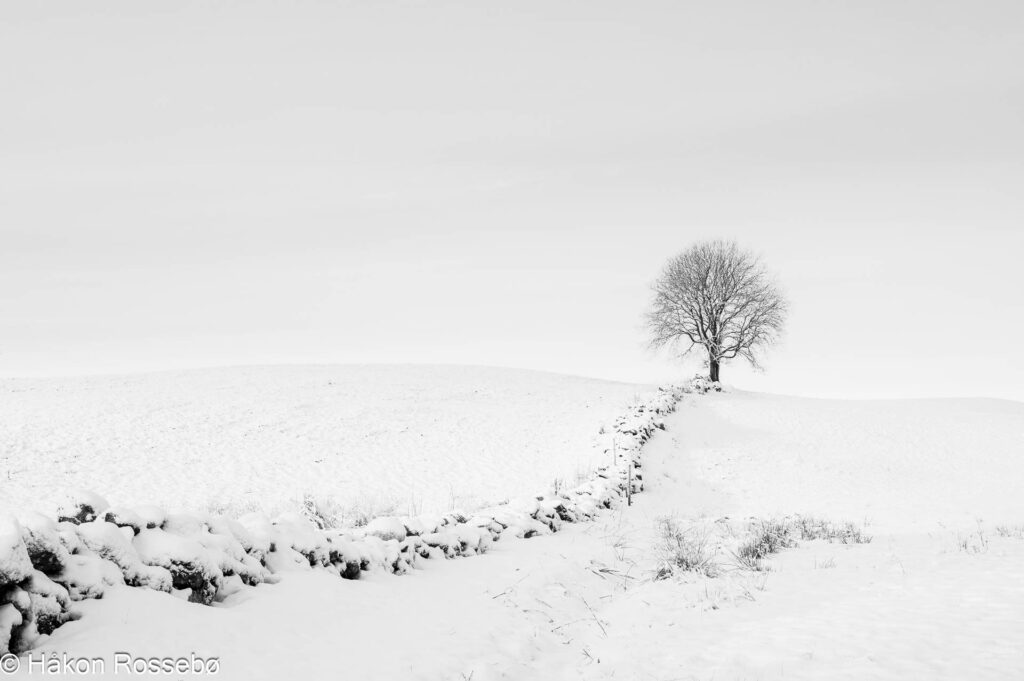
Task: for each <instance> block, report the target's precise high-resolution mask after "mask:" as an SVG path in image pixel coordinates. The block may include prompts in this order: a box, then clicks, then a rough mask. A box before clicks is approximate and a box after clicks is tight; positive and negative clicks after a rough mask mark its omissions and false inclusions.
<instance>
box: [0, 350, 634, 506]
mask: <svg viewBox="0 0 1024 681" xmlns="http://www.w3.org/2000/svg"><path fill="white" fill-rule="evenodd" d="M647 390H649V388H647V387H644V386H638V385H630V384H624V383H614V382H607V381H599V380H591V379H585V378H577V377H571V376H561V375H555V374H546V373H541V372H534V371H525V370H513V369H497V368H485V367H459V366H415V365H408V366H402V365H399V366H267V367H239V368H226V369H206V370H194V371H185V372H170V373H153V374H139V375H129V376H115V377H108V376H102V377H82V378H68V379H5V380H2V381H0V414H2V415H3V416H2V418H0V478H2V479H3V485H2V486H0V511H2V510H4V509H5V508H6V509H8V510H11V509H24V508H26V507H39V506H45V502H46V500H47V499H49V498H51V497H52V496H53V491H54V490H55V489H56V488H58V487H63V486H69V487H83V488H88V489H93V490H95V491H97V492H100V493H101V494H103V495H104V496H106V497H107V498H108V500H109V501H111V502H112V503H115V504H125V505H138V504H158V505H161V506H164V507H167V508H172V509H174V508H177V509H183V510H207V509H213V510H227V511H238V512H241V511H245V510H251V509H253V508H261V509H262V510H264V511H266V512H268V513H274V512H277V511H281V510H286V509H288V510H294V509H295V508H296V507H297V506H298V504H299V503H300V501H301V499H302V497H303V496H304V495H311V496H312V497H314V498H316V499H317V500H318V501H320V502H321V503H323V504H325V505H327V506H331V507H337V509H339V510H340V512H342V513H346V512H351V513H364V512H369V513H373V512H378V513H383V512H387V511H389V510H393V511H394V512H397V513H403V514H406V513H413V514H416V513H420V512H422V513H432V512H439V511H447V510H451V509H452V508H460V509H462V510H473V508H474V507H477V506H480V505H483V504H484V503H487V502H492V503H493V502H497V501H501V500H503V499H507V498H509V497H516V496H522V495H531V494H535V493H537V492H540V491H543V490H545V489H547V488H549V487H551V486H552V485H553V484H554V481H555V480H559V481H560V482H561V483H562V484H572V483H573V482H574V480H575V479H576V478H577V477H581V476H584V475H585V474H587V473H589V472H590V471H591V470H592V469H593V467H594V466H595V464H596V463H597V462H596V460H595V452H594V448H593V447H592V442H593V438H594V436H595V435H596V434H597V430H598V428H599V427H600V426H601V425H602V424H603V423H605V422H607V421H608V419H609V418H611V417H612V416H613V415H615V414H617V413H618V411H619V410H620V409H621V408H622V406H623V405H624V404H626V403H628V402H629V401H630V400H631V399H632V398H633V397H634V396H636V395H638V394H640V393H641V392H645V391H647Z"/></svg>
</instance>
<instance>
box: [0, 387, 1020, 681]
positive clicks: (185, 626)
mask: <svg viewBox="0 0 1024 681" xmlns="http://www.w3.org/2000/svg"><path fill="white" fill-rule="evenodd" d="M394 371H395V372H399V369H397V368H396V369H395V370H394ZM424 371H435V370H433V369H431V370H424ZM474 371H476V370H474ZM499 373H500V372H499ZM477 376H479V374H477ZM126 380H128V379H126ZM311 380H312V379H311ZM537 380H542V379H540V378H538V379H537ZM543 380H547V381H550V383H549V385H548V387H549V388H550V389H552V390H553V391H556V392H557V391H558V390H561V386H562V385H568V386H574V385H575V386H576V387H575V388H574V389H575V390H577V391H578V393H577V394H584V393H586V391H587V390H588V389H592V387H593V386H607V385H608V384H601V383H598V382H586V381H581V382H580V383H578V384H574V383H573V380H574V379H562V378H554V377H546V378H544V379H543ZM368 382H369V383H372V381H368ZM396 382H399V381H398V379H396ZM400 383H401V384H402V385H406V384H407V383H406V381H405V379H403V380H402V381H400ZM587 386H591V388H588V387H587ZM490 389H495V388H493V386H491V387H490ZM606 389H612V390H623V391H624V392H623V393H621V394H618V393H616V394H615V395H614V396H613V395H609V396H606V397H605V400H608V401H614V400H616V399H625V398H626V397H627V396H628V395H627V393H629V391H630V390H631V389H632V388H630V387H626V386H614V384H612V387H611V388H606ZM267 392H268V394H269V393H270V392H272V391H270V390H268V391H267ZM383 392H384V391H383V389H382V390H381V393H383ZM52 394H55V395H56V394H59V392H58V391H57V389H56V386H54V387H52ZM517 394H521V393H517ZM561 394H562V393H559V395H561ZM536 398H537V402H538V404H548V405H551V404H555V403H557V402H559V399H558V395H554V394H545V395H540V394H538V395H536ZM5 399H6V398H5ZM591 399H596V397H592V398H591ZM413 401H414V400H410V399H406V398H403V399H401V400H398V401H397V404H402V405H409V404H410V403H411V402H413ZM154 402H156V400H154ZM215 402H216V400H213V399H210V400H208V401H207V402H206V404H209V405H211V406H213V405H215ZM253 402H254V403H257V402H258V401H256V400H254V401H253ZM41 403H42V400H40V405H41ZM379 403H380V404H387V403H388V401H387V399H386V398H385V397H384V396H382V397H381V398H379ZM612 406H615V405H612ZM38 408H39V409H43V407H42V406H39V407H38ZM424 408H426V407H424ZM521 408H525V407H523V406H518V407H516V409H517V410H518V409H521ZM591 408H593V405H592V407H591ZM510 411H511V409H510ZM538 411H540V409H539V408H538ZM612 411H614V409H612ZM293 413H294V412H293ZM316 413H318V414H321V415H322V416H323V415H324V414H325V413H329V412H316ZM521 413H524V412H517V416H516V419H517V420H518V421H519V422H520V423H521V422H522V421H523V419H522V417H521V416H520V415H519V414H521ZM306 415H307V420H306V421H305V422H306V423H307V424H312V423H313V420H314V419H313V418H312V416H311V415H310V414H309V412H306ZM323 417H324V418H334V417H333V416H332V417H327V416H323ZM379 418H381V419H382V420H383V417H379ZM580 418H581V419H582V417H580ZM222 422H223V421H222ZM397 422H398V423H400V422H401V421H397ZM281 423H282V425H281V427H282V428H285V426H286V423H284V422H283V421H282V422H281ZM394 423H395V422H392V427H393V426H394ZM667 425H668V430H667V432H664V433H658V434H656V435H655V437H654V439H653V440H652V441H651V442H650V443H649V444H648V445H647V446H646V447H645V450H644V466H643V469H642V473H643V477H644V483H645V485H646V491H645V492H644V493H643V494H640V495H637V496H636V497H635V499H634V504H633V506H625V505H620V506H617V507H616V508H614V509H612V510H609V511H606V512H604V513H603V514H601V515H600V516H599V517H598V520H597V521H595V522H588V523H581V524H578V525H571V526H567V527H566V529H564V530H563V531H562V532H559V533H558V534H554V535H549V536H542V537H536V538H533V539H530V540H526V541H523V540H515V539H510V540H508V541H506V540H505V539H502V540H501V541H500V542H498V543H497V544H495V545H494V547H493V549H492V550H491V551H490V552H488V553H487V554H486V555H483V556H480V557H474V558H470V559H466V560H457V561H428V562H426V563H425V564H424V566H423V569H422V570H415V571H413V572H412V573H410V574H408V575H405V576H401V577H395V576H391V575H386V574H375V573H372V572H371V573H369V574H367V575H365V577H364V578H363V579H360V580H358V581H345V580H341V579H338V578H336V577H332V576H330V575H328V574H325V573H321V572H317V571H307V572H294V573H286V574H285V575H284V577H283V579H282V580H281V581H280V583H278V584H263V585H259V586H257V587H255V588H252V589H246V590H244V591H242V592H239V593H238V594H236V595H234V596H231V597H229V598H228V599H227V601H225V602H224V603H222V604H217V605H216V606H215V607H203V606H198V605H195V604H191V603H187V602H184V601H182V600H180V599H175V598H172V597H170V596H168V595H166V594H161V593H156V592H151V591H146V590H143V589H119V590H114V591H112V592H110V593H109V594H108V596H107V597H105V598H104V599H102V600H98V601H88V602H83V603H81V604H80V606H79V607H80V608H81V610H82V612H83V613H84V617H83V618H82V619H81V620H79V621H77V622H72V623H69V624H66V625H65V626H63V627H61V628H60V629H58V630H57V631H56V632H55V633H54V634H53V635H52V636H51V637H50V638H49V639H48V640H46V641H44V642H43V643H42V645H41V646H40V647H39V648H38V649H37V650H35V651H33V654H35V655H37V656H38V655H40V654H47V655H48V654H51V653H56V654H58V655H59V654H69V655H72V656H87V657H99V658H102V659H104V660H107V661H108V675H110V676H114V674H113V673H112V672H113V670H112V668H111V667H110V665H111V664H112V663H111V662H110V661H111V660H113V656H114V654H115V652H117V651H128V652H130V653H131V654H132V655H135V656H142V657H150V656H155V657H168V656H170V657H179V656H188V655H190V654H192V653H195V654H197V655H200V656H215V657H217V658H219V664H220V667H219V670H220V671H219V676H220V677H221V678H231V679H283V678H321V677H333V676H339V675H343V676H346V677H353V678H363V679H394V678H403V679H473V681H481V680H486V679H579V678H586V679H662V680H667V679H701V680H704V679H716V680H718V681H721V680H736V681H739V680H740V679H841V678H842V679H893V680H896V679H900V680H903V679H911V678H912V679H948V680H950V681H952V680H953V679H956V680H958V681H959V680H962V679H967V678H970V679H993V680H995V679H1012V678H1024V645H1022V635H1024V527H1022V524H1024V503H1022V502H1021V501H1020V497H1019V492H1020V482H1021V480H1024V456H1022V454H1024V405H1022V404H1017V403H1011V402H998V401H991V400H922V401H884V402H883V401H879V402H847V401H831V400H811V399H796V398H786V397H776V396H771V395H761V394H751V393H742V392H734V393H726V394H709V395H706V396H687V397H686V398H685V399H684V401H683V403H682V404H681V405H680V408H679V410H678V411H677V412H676V413H675V414H674V415H672V416H670V417H669V418H668V419H667ZM310 428H311V429H313V430H315V428H313V426H312V425H310ZM324 428H325V429H326V426H324ZM580 429H581V433H582V431H583V430H585V429H584V428H583V425H582V423H581V424H580ZM583 435H587V434H586V433H584V434H583ZM527 436H528V437H529V435H528V434H527ZM189 437H191V436H189ZM503 437H505V438H514V437H518V435H517V434H516V433H512V432H509V431H503ZM165 439H166V442H164V444H163V445H162V447H163V448H164V451H176V450H179V451H180V450H187V449H188V448H189V447H191V446H196V445H195V444H194V443H191V442H190V441H189V439H188V438H187V437H183V438H182V439H180V440H174V439H173V435H172V434H170V433H168V432H166V431H165ZM584 439H586V438H584ZM22 442H26V440H22ZM521 442H522V441H521V440H520V441H518V442H515V443H513V442H506V443H505V444H504V446H505V447H506V449H505V451H521V448H519V447H516V445H517V444H521ZM204 446H205V445H204ZM458 451H460V452H463V456H466V457H470V456H472V451H473V450H472V448H471V447H469V448H458ZM451 456H452V457H455V456H457V455H456V454H455V453H454V452H453V453H452V454H451ZM302 461H303V462H304V465H305V466H307V467H315V466H316V465H318V464H313V463H311V462H310V460H308V459H303V460H302ZM384 461H390V459H384ZM518 461H519V462H521V464H522V465H524V466H533V465H536V462H537V459H529V458H524V459H520V460H518ZM568 463H569V464H570V467H571V464H573V463H574V462H572V461H570V462H568ZM366 465H367V466H369V467H370V469H371V473H372V468H373V466H374V465H375V464H374V463H373V460H372V459H371V460H369V461H368V463H367V464H366ZM472 465H474V464H473V463H472V462H469V461H458V462H457V463H456V464H455V465H454V467H453V469H454V470H461V469H462V468H463V467H469V466H472ZM488 465H497V464H488ZM505 465H508V466H510V468H508V469H503V470H510V471H511V472H509V473H507V480H506V479H505V478H501V479H500V480H499V481H498V482H497V483H494V484H496V486H495V487H488V488H487V489H486V490H484V491H478V490H475V489H469V490H467V493H469V494H477V495H480V496H487V495H492V496H493V495H499V496H514V495H515V494H517V493H518V491H519V489H520V487H521V486H524V482H523V481H524V480H525V479H526V478H527V477H528V475H532V473H531V474H527V473H523V472H515V470H514V467H515V465H517V463H516V462H512V463H506V464H505ZM298 475H300V476H307V475H308V477H309V479H312V478H313V477H315V475H313V474H308V473H305V472H300V473H298ZM549 476H550V473H545V474H544V476H542V477H541V478H540V482H544V481H546V480H547V477H549ZM366 479H368V480H372V479H373V476H372V475H371V474H369V473H367V478H366ZM440 479H441V480H443V478H440ZM489 484H490V483H489ZM506 485H507V486H506ZM792 513H807V514H812V515H814V516H817V517H821V518H826V519H831V520H835V521H844V520H849V521H853V522H855V523H856V524H857V525H858V526H863V528H864V530H865V531H866V532H867V533H868V534H869V535H871V536H872V537H873V539H872V541H871V542H870V543H867V544H841V543H828V542H825V541H823V540H816V541H808V542H802V543H801V545H800V546H798V547H795V548H790V549H786V550H784V551H783V552H781V553H778V554H775V555H773V556H772V557H770V558H769V560H768V561H767V563H768V565H769V566H770V567H771V570H770V571H765V572H751V571H744V570H738V569H735V566H734V565H733V564H732V563H733V562H734V561H733V559H732V558H731V557H730V556H729V555H728V554H727V553H723V554H722V555H719V556H718V557H717V558H716V560H717V561H719V562H720V563H721V566H722V571H721V574H720V575H719V576H717V577H714V578H708V577H704V576H700V575H695V574H692V573H681V574H677V575H676V576H675V577H672V578H670V579H665V580H660V581H659V580H654V579H653V574H654V571H655V569H656V568H657V566H658V564H659V545H660V542H661V538H660V536H659V533H658V529H657V528H658V521H659V519H660V518H664V517H671V518H674V519H675V520H676V522H677V523H678V524H679V526H681V527H685V528H701V527H710V528H718V529H719V530H721V528H724V527H726V525H729V526H730V527H732V528H734V529H736V528H739V529H736V531H742V528H743V527H744V525H745V523H746V522H747V520H748V518H750V517H759V518H766V517H771V516H778V515H782V514H792ZM726 518H727V519H728V522H723V519H726ZM716 521H718V522H716ZM1015 528H1019V529H1015ZM1004 535H1005V536H1004ZM24 661H25V658H23V662H24ZM24 667H25V665H24V664H23V669H22V672H21V673H22V674H23V675H24V674H26V670H25V668H24Z"/></svg>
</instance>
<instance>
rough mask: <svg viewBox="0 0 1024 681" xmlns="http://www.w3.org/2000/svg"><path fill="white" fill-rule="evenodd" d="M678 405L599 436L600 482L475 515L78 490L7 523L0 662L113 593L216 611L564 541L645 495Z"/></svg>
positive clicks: (660, 395)
mask: <svg viewBox="0 0 1024 681" xmlns="http://www.w3.org/2000/svg"><path fill="white" fill-rule="evenodd" d="M682 395H683V390H682V389H680V388H674V387H673V388H662V389H659V390H658V392H657V393H656V394H654V395H653V396H652V397H650V398H649V399H647V400H645V401H644V402H642V403H639V404H636V405H634V406H633V407H631V408H629V409H628V411H627V412H626V413H624V414H622V415H621V416H619V417H618V418H617V419H616V420H615V422H614V423H612V424H610V425H609V426H607V427H605V428H603V429H602V431H601V433H600V435H599V436H598V443H597V446H598V447H600V448H601V449H602V451H603V452H604V453H605V454H607V455H608V457H609V458H608V461H609V463H608V465H607V466H604V467H601V468H599V469H598V470H597V472H596V474H595V476H594V477H593V478H592V479H590V480H588V481H586V482H584V483H582V484H580V485H578V486H577V487H575V488H574V489H570V490H564V491H559V492H557V493H555V494H548V495H541V496H537V497H533V498H528V499H521V500H515V501H512V502H511V503H508V504H502V505H499V506H494V507H490V508H487V509H484V510H481V511H477V512H476V513H473V514H472V515H463V514H460V513H447V514H444V515H440V516H436V517H424V516H420V517H381V518H376V519H374V520H372V521H371V522H369V523H368V524H367V525H366V526H365V527H362V528H346V529H327V528H321V527H318V526H317V525H316V524H314V523H313V522H311V520H310V519H308V518H306V517H304V516H303V515H300V514H284V515H281V516H279V517H277V518H275V519H273V520H271V519H270V518H267V517H266V516H264V515H262V514H259V513H250V514H247V515H245V516H242V517H240V518H237V519H234V518H230V517H227V516H224V515H218V514H210V513H196V514H191V513H190V514H168V513H166V512H165V511H164V510H163V509H160V508H157V507H152V506H150V507H136V508H131V509H128V508H112V507H110V505H109V504H108V503H107V502H106V501H105V500H104V499H103V498H101V497H99V496H98V495H96V494H93V493H90V492H76V493H72V494H70V495H68V497H67V498H66V499H65V500H64V501H63V502H62V503H61V504H60V506H59V510H58V512H57V517H56V518H51V517H47V516H44V515H41V514H38V513H31V514H23V515H21V516H19V517H14V516H12V515H7V516H0V655H2V654H5V653H7V652H15V653H17V652H21V651H24V650H26V649H28V648H30V647H31V646H32V645H33V644H34V643H35V641H36V640H37V639H38V637H39V636H41V635H45V634H49V633H50V632H52V631H53V630H54V629H56V628H57V627H59V626H60V625H61V624H63V623H65V622H67V621H69V620H71V619H74V618H75V617H76V614H75V612H74V610H73V609H72V607H71V604H72V603H73V602H74V601H79V600H83V599H88V598H100V597H102V596H103V594H104V592H105V591H106V590H107V589H110V588H114V587H124V586H129V587H136V588H144V589H153V590H156V591H164V592H166V593H168V594H173V595H175V596H178V597H180V598H186V599H188V600H189V601H192V602H195V603H202V604H210V603H212V602H214V601H219V600H222V599H224V598H226V597H228V596H229V595H231V594H233V593H235V592H237V591H239V590H240V589H244V588H246V587H249V586H253V585H256V584H259V583H262V582H274V581H276V580H277V579H278V575H279V574H280V573H282V572H285V571H289V570H312V569H316V570H325V571H329V572H332V573H334V574H337V575H338V576H339V577H341V578H344V579H357V578H358V577H359V576H360V574H362V573H363V572H365V571H368V570H382V571H386V572H389V573H393V574H402V573H404V572H407V571H408V570H410V569H414V568H415V567H416V566H417V564H418V563H419V561H422V560H429V559H443V558H456V557H460V556H471V555H476V554H480V553H484V552H485V551H487V549H488V548H489V547H490V546H491V544H492V543H493V542H496V541H499V540H500V539H502V538H503V537H510V536H511V537H523V538H529V537H533V536H536V535H540V534H549V533H552V532H557V531H558V530H559V529H560V528H561V526H562V524H563V523H574V522H580V521H584V520H587V519H589V518H591V517H593V516H594V515H595V514H596V513H598V512H599V511H600V510H601V509H605V508H611V507H612V506H613V505H615V504H616V503H619V502H620V500H621V499H622V497H624V496H625V495H626V494H627V491H629V492H639V491H642V490H643V476H642V472H641V462H640V449H641V447H642V446H643V444H644V443H645V442H646V441H647V440H648V438H650V437H651V435H652V434H653V433H654V432H655V431H656V430H658V429H659V428H664V424H663V422H662V418H661V417H662V415H664V414H667V413H670V412H672V411H673V410H674V409H675V407H676V404H677V403H678V401H679V400H680V399H681V397H682ZM630 485H632V487H630Z"/></svg>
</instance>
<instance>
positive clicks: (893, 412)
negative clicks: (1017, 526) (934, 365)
mask: <svg viewBox="0 0 1024 681" xmlns="http://www.w3.org/2000/svg"><path fill="white" fill-rule="evenodd" d="M681 409H683V410H684V411H686V410H689V412H688V413H689V416H688V417H687V418H685V420H684V421H683V426H682V427H680V428H677V431H676V433H675V436H674V437H676V438H677V440H678V442H679V448H678V449H675V450H673V454H672V455H673V456H679V455H680V454H679V452H682V453H683V454H682V455H684V456H687V457H689V458H690V459H691V461H692V466H693V469H692V472H691V473H690V477H691V478H693V479H694V480H700V481H702V482H703V483H704V484H706V485H710V486H712V487H715V488H716V489H718V490H719V491H720V492H721V495H722V496H724V497H727V498H728V504H726V505H725V508H728V509H729V510H730V511H731V512H732V513H734V514H740V515H757V516H762V517H763V516H766V515H785V514H792V513H809V514H812V515H813V514H826V515H829V516H835V517H840V518H844V519H847V520H853V521H857V522H864V521H867V522H868V523H870V524H871V525H873V526H875V527H876V529H888V530H909V529H918V530H936V529H938V528H940V527H941V526H943V525H947V526H965V525H966V526H971V525H973V524H974V522H975V520H977V519H979V518H980V519H983V520H986V521H990V522H993V523H995V522H1020V521H1021V520H1022V517H1021V516H1022V514H1024V503H1022V501H1021V498H1020V496H1019V494H1018V492H1017V489H1016V487H1015V486H1014V485H1012V484H1010V481H1013V480H1021V479H1022V475H1024V404H1022V403H1019V402H1010V401H1004V400H985V399H943V400H882V401H852V400H820V399H806V398H795V397H781V396H774V395H763V394H757V393H744V392H730V393H727V394H711V395H708V396H707V397H706V398H705V399H702V400H699V401H689V402H688V403H686V404H684V405H682V406H681ZM678 418H683V417H678ZM656 447H657V446H656ZM657 451H658V450H657V449H655V452H654V454H653V456H655V457H657V456H658V453H657ZM666 467H667V468H668V467H669V466H666Z"/></svg>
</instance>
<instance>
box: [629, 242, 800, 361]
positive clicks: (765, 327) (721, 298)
mask: <svg viewBox="0 0 1024 681" xmlns="http://www.w3.org/2000/svg"><path fill="white" fill-rule="evenodd" d="M653 288H654V304H653V305H652V307H651V310H650V312H649V313H648V315H647V322H648V327H649V328H650V332H651V345H653V346H654V347H656V348H661V347H666V346H669V347H681V348H682V351H683V352H682V354H686V353H688V352H690V351H691V350H693V349H694V348H696V347H700V348H703V349H704V351H705V352H706V353H707V362H708V368H709V373H708V377H709V378H710V379H711V380H712V381H717V380H718V376H719V367H720V366H721V363H722V362H724V361H726V360H730V359H734V358H735V357H744V358H746V359H747V361H749V362H750V363H751V364H752V365H753V366H754V367H758V366H759V365H758V362H757V356H758V353H759V352H760V351H761V350H762V349H763V348H764V347H765V346H767V345H770V344H772V343H773V342H775V341H776V340H777V339H778V337H779V335H780V334H781V333H782V327H783V323H784V322H785V318H786V300H785V298H783V296H782V293H781V292H780V291H779V289H778V288H777V287H776V286H775V284H774V282H773V281H772V278H771V277H770V276H769V274H768V273H767V271H766V270H765V268H764V266H763V265H762V263H761V260H760V259H759V258H758V257H757V256H756V255H754V254H753V253H750V252H749V251H744V250H742V249H741V248H740V247H739V246H737V245H736V243H734V242H731V241H703V242H701V243H698V244H696V245H694V246H691V247H690V248H689V249H687V250H685V251H683V252H682V253H680V254H679V255H677V256H676V257H674V258H672V259H671V260H669V261H668V264H667V265H665V269H664V271H663V272H662V273H661V276H660V277H659V278H658V280H657V281H656V282H655V283H654V287H653Z"/></svg>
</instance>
